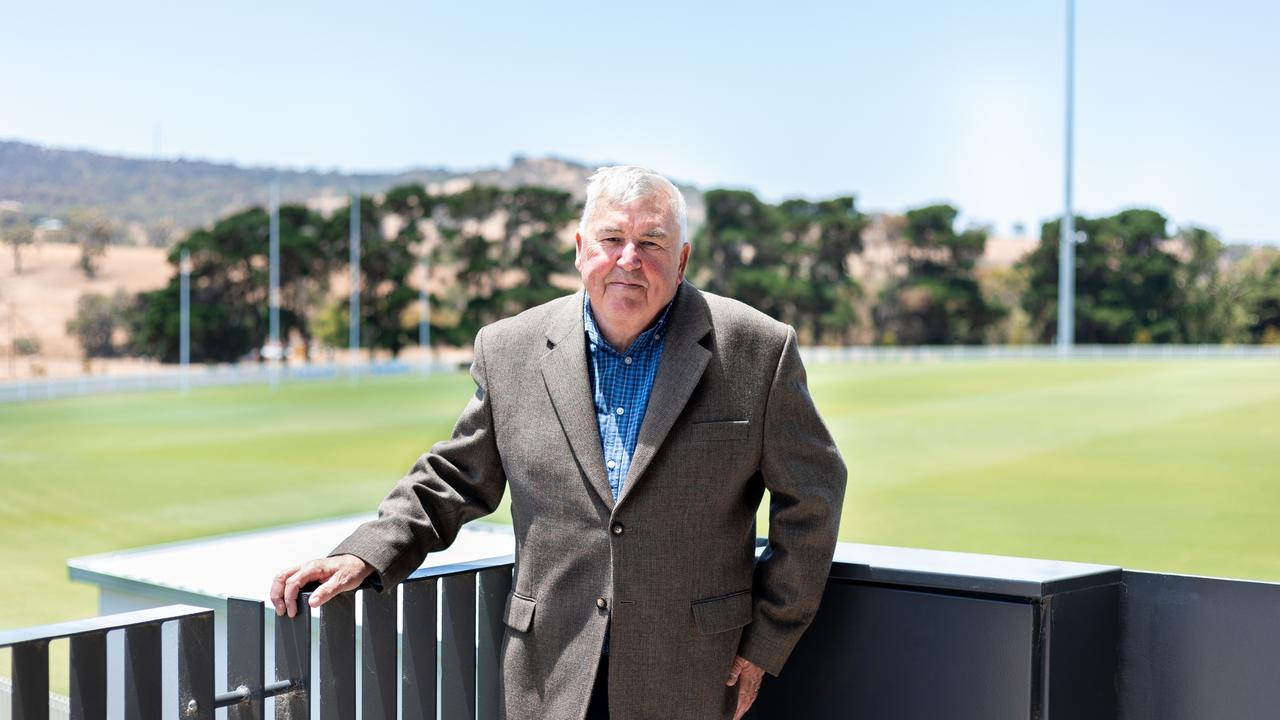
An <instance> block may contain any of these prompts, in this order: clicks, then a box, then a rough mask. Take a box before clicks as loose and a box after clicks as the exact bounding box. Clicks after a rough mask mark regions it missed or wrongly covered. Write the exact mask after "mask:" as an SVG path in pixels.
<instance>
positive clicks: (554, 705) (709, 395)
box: [271, 167, 845, 720]
mask: <svg viewBox="0 0 1280 720" xmlns="http://www.w3.org/2000/svg"><path fill="white" fill-rule="evenodd" d="M686 226H687V221H686V210H685V202H684V197H683V196H682V195H681V194H680V191H679V190H678V189H677V188H676V187H675V186H674V185H673V184H671V182H669V181H668V180H667V179H666V178H664V177H662V176H660V175H657V174H655V173H653V172H651V171H648V170H645V169H643V168H637V167H610V168H602V169H601V170H599V171H598V172H597V173H596V174H595V175H593V176H592V177H591V179H590V181H589V184H588V187H587V201H586V206H585V208H584V209H583V214H582V221H581V223H580V225H579V228H578V234H577V237H576V245H577V259H576V261H575V265H576V266H577V268H578V270H579V271H580V272H581V274H582V284H583V286H584V291H583V292H579V293H576V294H574V295H572V296H569V297H564V298H560V299H558V300H554V301H552V302H549V303H547V304H545V305H541V306H539V307H536V308H533V309H531V310H528V311H526V312H523V313H521V314H519V315H517V316H516V317H513V318H508V319H506V320H502V321H500V322H497V323H494V324H492V325H490V326H488V327H485V328H484V329H482V330H481V331H480V333H479V334H477V335H476V341H475V362H474V363H473V364H472V366H471V375H472V377H473V378H474V380H475V383H476V392H475V395H474V397H473V398H472V399H471V401H470V402H469V403H468V404H467V407H466V409H465V410H464V411H463V412H462V416H461V417H460V418H459V419H458V423H457V425H456V426H455V427H454V430H453V435H452V437H451V438H450V439H449V440H446V441H444V442H440V443H437V444H436V445H435V446H434V447H432V449H431V452H429V453H427V454H426V455H423V456H422V457H421V458H419V459H418V461H417V463H416V464H415V465H414V466H413V468H412V469H411V470H410V471H409V473H408V474H407V475H406V476H405V477H404V478H403V479H401V480H400V481H399V482H398V483H397V484H396V486H395V488H394V489H393V490H392V491H391V493H390V494H389V495H388V496H387V498H386V499H385V500H384V501H383V502H382V504H381V505H380V506H379V508H378V519H377V520H374V521H371V522H369V523H366V524H365V525H362V526H361V527H360V528H359V529H358V530H356V532H355V533H353V534H352V535H351V537H349V538H347V539H346V540H345V541H343V542H342V544H340V545H339V546H338V547H337V548H336V549H335V550H334V552H333V554H332V555H331V556H330V557H328V558H325V559H321V560H313V561H310V562H308V563H306V564H304V565H301V566H299V567H294V568H289V569H288V570H285V571H284V572H282V573H280V574H279V575H278V576H277V578H276V580H275V582H274V584H273V585H272V590H271V596H272V602H273V603H274V604H275V608H276V612H277V613H285V612H287V613H289V614H290V615H293V614H294V613H295V612H296V602H297V595H298V591H299V589H300V588H301V587H302V586H303V585H305V584H306V583H309V582H313V581H319V582H321V583H322V584H321V585H320V586H319V588H318V589H317V590H316V591H315V592H314V593H313V594H312V596H311V601H310V602H311V604H312V605H313V606H319V605H321V604H323V603H324V602H325V601H326V600H328V599H329V598H331V597H333V596H334V595H335V594H336V593H340V592H343V591H346V590H350V589H352V588H354V587H357V586H358V585H359V584H360V583H361V582H362V581H364V579H365V578H367V577H368V576H369V575H370V574H376V578H375V579H376V581H378V582H380V584H381V587H382V588H384V589H390V588H393V587H394V586H395V584H396V583H398V582H400V581H401V580H403V579H404V578H405V577H406V576H408V575H409V574H410V573H411V572H413V571H414V570H415V569H416V568H417V567H418V566H419V564H421V562H422V560H423V558H424V557H425V555H426V554H427V553H428V552H431V551H435V550H439V549H441V548H444V547H447V546H448V545H449V544H450V543H451V542H452V541H453V539H454V537H455V536H456V535H457V533H458V528H459V527H460V526H461V525H462V524H463V523H465V522H467V521H469V520H472V519H474V518H478V517H481V516H483V515H487V514H489V513H491V512H493V510H494V509H495V508H496V507H497V506H498V501H499V500H500V499H501V497H502V494H503V491H504V488H510V491H511V522H512V525H513V527H514V529H515V539H516V561H515V570H514V577H513V580H512V586H513V591H512V593H511V595H510V597H509V598H508V600H507V607H506V611H505V614H504V620H505V622H506V625H507V628H506V633H505V635H504V637H503V642H502V667H503V685H504V696H505V698H504V699H505V706H506V714H507V717H509V718H513V719H522V718H553V719H560V718H576V719H581V718H584V717H587V718H594V717H601V718H605V717H608V718H614V719H615V720H626V719H628V718H637V719H638V718H663V719H669V718H697V719H698V720H703V719H705V718H730V717H733V718H740V717H741V716H742V714H743V713H745V712H746V711H747V709H748V708H749V707H750V706H751V703H752V702H753V701H754V700H755V696H756V693H757V691H758V690H759V687H760V682H761V680H762V678H763V673H764V672H769V673H771V674H774V675H777V674H778V673H779V672H781V671H782V666H783V664H784V663H785V662H786V659H787V656H788V655H789V654H790V653H791V649H792V647H793V646H794V645H795V643H796V641H797V640H798V639H799V637H800V635H801V633H803V632H804V629H805V628H806V627H807V626H808V624H809V622H810V620H811V619H812V618H813V615H814V613H815V612H816V610H817V606H818V601H819V599H820V597H821V595H822V589H823V586H824V583H825V579H826V575H827V572H828V571H829V569H830V562H831V555H832V551H833V548H834V545H835V542H836V533H837V529H838V527H839V519H840V508H841V502H842V499H843V496H844V485H845V469H844V464H843V463H842V461H841V459H840V455H839V453H838V452H837V451H836V448H835V445H834V443H833V442H832V440H831V436H830V435H829V434H828V432H827V430H826V428H825V427H824V426H823V423H822V421H821V419H820V418H819V417H818V413H817V411H816V410H815V408H814V405H813V402H812V400H811V398H810V396H809V392H808V389H807V387H806V384H805V373H804V368H803V366H802V365H801V362H800V355H799V353H798V352H797V348H796V336H795V331H794V330H792V329H791V328H790V327H788V326H786V325H783V324H781V323H778V322H775V321H774V320H771V319H770V318H768V317H766V316H765V315H763V314H761V313H759V312H757V311H755V310H753V309H751V308H749V307H747V306H745V305H743V304H741V303H738V302H735V301H733V300H728V299H725V298H721V297H717V296H715V295H711V294H708V293H703V292H701V291H699V290H697V289H695V288H694V287H693V286H691V285H689V284H688V283H686V282H684V275H685V265H686V263H687V262H688V259H689V238H688V235H687V231H686ZM765 489H768V490H769V491H770V493H771V503H770V507H769V545H768V547H767V548H766V549H765V551H764V552H763V553H762V554H761V556H760V558H759V559H758V560H757V558H756V555H755V542H754V541H755V517H756V511H757V509H758V507H759V505H760V501H761V498H762V496H763V493H764V491H765Z"/></svg>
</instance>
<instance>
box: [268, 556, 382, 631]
mask: <svg viewBox="0 0 1280 720" xmlns="http://www.w3.org/2000/svg"><path fill="white" fill-rule="evenodd" d="M371 574H373V566H372V565H370V564H369V563H367V562H365V561H364V560H361V559H360V558H358V557H356V556H355V555H335V556H333V557H327V558H320V559H318V560H309V561H307V562H305V563H303V564H301V565H295V566H293V567H291V568H288V569H286V570H283V571H282V572H280V573H279V574H278V575H276V578H275V580H273V581H272V582H271V604H272V605H274V606H275V608H276V615H277V616H281V615H284V614H285V613H286V612H287V613H288V614H289V617H294V616H295V615H297V614H298V592H299V591H300V590H302V588H303V586H305V585H306V584H307V583H310V582H319V583H320V587H318V588H316V590H315V592H313V593H311V600H310V601H309V602H308V603H307V604H308V605H310V606H311V607H313V608H318V607H320V606H321V605H323V604H325V603H326V602H328V601H329V599H330V598H332V597H333V596H334V595H337V594H339V593H344V592H346V591H348V590H354V589H356V588H358V587H360V583H362V582H364V579H365V578H367V577H369V576H370V575H371Z"/></svg>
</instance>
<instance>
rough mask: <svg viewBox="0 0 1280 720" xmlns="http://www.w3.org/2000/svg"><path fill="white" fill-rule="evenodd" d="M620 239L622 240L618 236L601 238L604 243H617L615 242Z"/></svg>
mask: <svg viewBox="0 0 1280 720" xmlns="http://www.w3.org/2000/svg"><path fill="white" fill-rule="evenodd" d="M619 240H621V238H616V237H605V238H600V242H602V243H615V242H618V241H619Z"/></svg>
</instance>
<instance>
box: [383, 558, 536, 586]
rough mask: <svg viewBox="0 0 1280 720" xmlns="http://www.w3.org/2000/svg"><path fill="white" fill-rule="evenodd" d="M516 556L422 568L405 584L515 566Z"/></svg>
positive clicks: (412, 574)
mask: <svg viewBox="0 0 1280 720" xmlns="http://www.w3.org/2000/svg"><path fill="white" fill-rule="evenodd" d="M515 561H516V556H515V555H495V556H494V557H489V558H481V559H479V560H465V561H463V562H456V563H450V564H448V565H436V566H433V567H420V568H418V569H417V570H414V571H413V572H412V573H410V574H409V577H407V578H405V580H404V581H405V582H411V581H413V580H425V579H427V578H442V577H448V576H450V575H463V574H465V573H471V572H476V571H479V570H489V569H491V568H496V567H502V566H503V565H513V564H515Z"/></svg>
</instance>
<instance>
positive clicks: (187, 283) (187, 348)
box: [178, 250, 191, 395]
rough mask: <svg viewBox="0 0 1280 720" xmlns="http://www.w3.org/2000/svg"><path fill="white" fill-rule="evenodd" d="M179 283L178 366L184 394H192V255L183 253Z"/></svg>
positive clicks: (179, 267)
mask: <svg viewBox="0 0 1280 720" xmlns="http://www.w3.org/2000/svg"><path fill="white" fill-rule="evenodd" d="M178 271H179V275H178V277H179V281H178V292H179V299H178V303H179V306H180V308H181V310H180V321H179V325H180V330H179V333H178V366H179V372H180V373H181V375H180V382H181V384H182V394H183V395H186V394H187V393H189V392H191V380H190V379H189V378H188V374H189V373H188V371H189V370H190V369H191V254H190V253H188V252H187V251H186V250H183V251H182V261H181V263H180V264H179V266H178Z"/></svg>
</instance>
